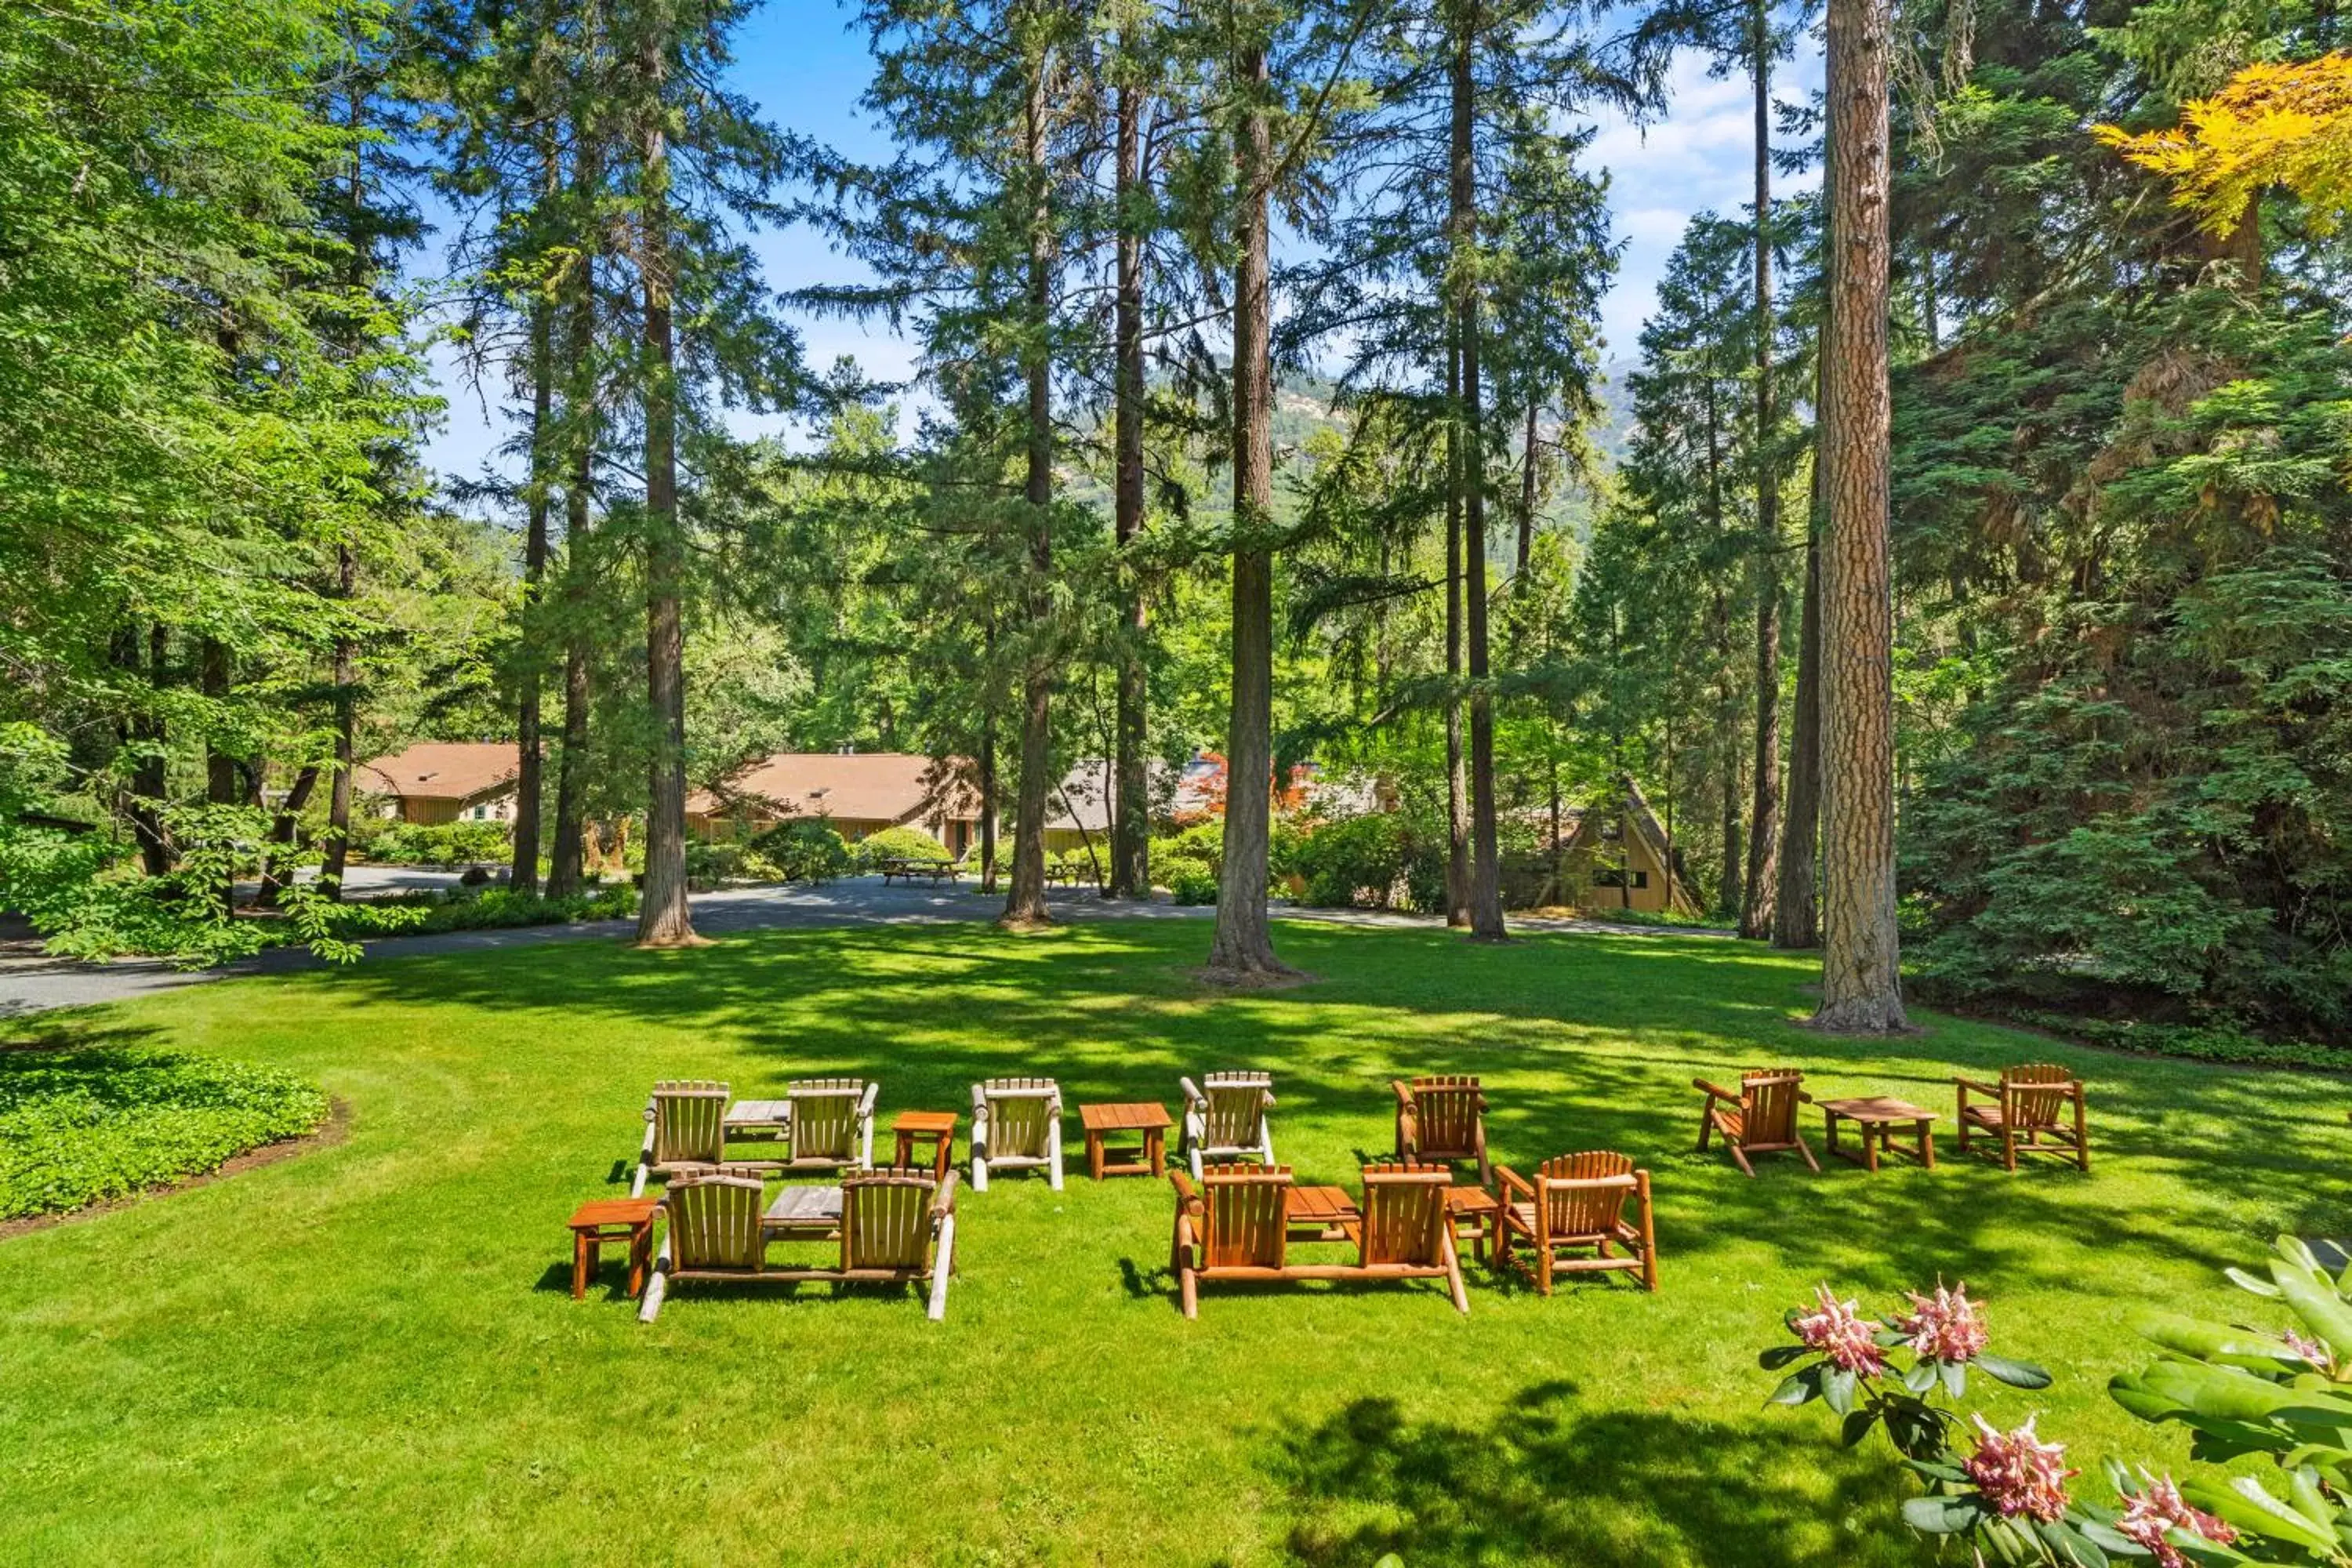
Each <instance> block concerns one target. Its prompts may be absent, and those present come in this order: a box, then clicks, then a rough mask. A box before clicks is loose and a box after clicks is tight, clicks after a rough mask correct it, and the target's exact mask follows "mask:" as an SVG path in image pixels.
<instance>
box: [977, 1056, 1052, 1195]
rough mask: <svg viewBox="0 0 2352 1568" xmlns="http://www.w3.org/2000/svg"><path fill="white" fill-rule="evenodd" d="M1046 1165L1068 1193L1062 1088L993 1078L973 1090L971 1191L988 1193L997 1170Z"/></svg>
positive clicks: (1049, 1183)
mask: <svg viewBox="0 0 2352 1568" xmlns="http://www.w3.org/2000/svg"><path fill="white" fill-rule="evenodd" d="M1041 1166H1042V1167H1044V1169H1045V1184H1046V1185H1047V1186H1050V1187H1051V1188H1053V1189H1054V1191H1055V1192H1057V1193H1058V1192H1060V1191H1061V1190H1062V1090H1061V1086H1060V1085H1058V1084H1056V1083H1055V1081H1054V1080H1053V1079H1050V1078H992V1079H988V1080H987V1081H985V1082H983V1083H976V1084H973V1085H972V1086H971V1190H972V1191H974V1192H976V1193H984V1192H986V1191H988V1173H989V1172H991V1171H992V1170H1003V1171H1034V1170H1036V1169H1038V1168H1039V1167H1041Z"/></svg>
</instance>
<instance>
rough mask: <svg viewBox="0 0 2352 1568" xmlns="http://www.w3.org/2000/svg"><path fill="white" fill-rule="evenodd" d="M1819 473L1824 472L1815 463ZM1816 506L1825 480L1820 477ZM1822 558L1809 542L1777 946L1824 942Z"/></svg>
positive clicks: (1775, 916) (1783, 822)
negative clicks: (1820, 890) (1820, 862)
mask: <svg viewBox="0 0 2352 1568" xmlns="http://www.w3.org/2000/svg"><path fill="white" fill-rule="evenodd" d="M1813 471H1814V473H1815V475H1816V476H1818V475H1819V474H1820V472H1821V468H1820V465H1819V464H1818V463H1816V464H1815V465H1814V470H1813ZM1813 488H1814V493H1815V496H1816V503H1815V508H1814V510H1815V511H1816V512H1818V511H1819V510H1820V508H1819V501H1818V497H1819V494H1820V489H1821V485H1820V480H1819V479H1818V477H1817V478H1816V479H1815V481H1814V487H1813ZM1821 809H1822V560H1821V552H1820V550H1819V549H1818V548H1816V546H1815V543H1814V541H1813V539H1812V538H1811V536H1810V534H1809V536H1808V537H1807V539H1806V541H1805V590H1804V597H1803V601H1802V606H1801V609H1800V611H1799V613H1798V617H1797V694H1796V718H1795V728H1794V729H1793V731H1791V732H1790V737H1789V802H1788V809H1787V810H1786V811H1784V812H1783V813H1782V814H1781V817H1780V887H1779V888H1778V889H1776V890H1775V892H1774V896H1773V900H1772V945H1773V946H1774V947H1785V948H1790V949H1801V948H1811V947H1818V946H1820V945H1821V940H1822V933H1821V915H1820V908H1819V903H1818V900H1817V897H1816V893H1815V889H1816V887H1817V885H1818V884H1817V881H1816V872H1815V864H1814V863H1815V860H1816V859H1817V858H1818V857H1819V855H1820V852H1821Z"/></svg>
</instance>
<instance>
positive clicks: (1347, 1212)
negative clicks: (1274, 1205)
mask: <svg viewBox="0 0 2352 1568" xmlns="http://www.w3.org/2000/svg"><path fill="white" fill-rule="evenodd" d="M1363 1218H1364V1211H1363V1210H1362V1209H1361V1208H1360V1207H1358V1206H1357V1204H1356V1200H1355V1199H1354V1198H1353V1197H1351V1196H1350V1195H1349V1192H1348V1189H1347V1188H1345V1187H1297V1186H1294V1187H1288V1188H1286V1189H1284V1191H1283V1194H1282V1220H1283V1224H1284V1225H1285V1226H1286V1227H1287V1228H1288V1229H1289V1232H1290V1239H1291V1240H1293V1241H1345V1240H1347V1239H1348V1227H1349V1226H1351V1225H1360V1224H1361V1223H1362V1222H1363Z"/></svg>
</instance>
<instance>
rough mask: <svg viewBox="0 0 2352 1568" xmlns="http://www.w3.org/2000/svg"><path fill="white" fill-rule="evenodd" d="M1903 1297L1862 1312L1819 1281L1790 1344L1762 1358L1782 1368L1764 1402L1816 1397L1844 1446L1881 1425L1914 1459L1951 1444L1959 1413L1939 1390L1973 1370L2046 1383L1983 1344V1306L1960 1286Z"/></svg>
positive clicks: (1952, 1391) (1794, 1321)
mask: <svg viewBox="0 0 2352 1568" xmlns="http://www.w3.org/2000/svg"><path fill="white" fill-rule="evenodd" d="M1906 1294H1907V1296H1908V1299H1909V1300H1908V1306H1907V1307H1906V1308H1905V1309H1901V1310H1895V1311H1894V1312H1891V1313H1889V1314H1887V1315H1886V1316H1885V1317H1884V1318H1869V1317H1864V1315H1863V1313H1862V1310H1861V1307H1860V1304H1859V1303H1858V1302H1856V1301H1853V1300H1844V1301H1841V1300H1838V1298H1837V1293H1836V1292H1835V1291H1833V1290H1832V1289H1830V1288H1829V1287H1828V1286H1826V1285H1822V1286H1818V1287H1816V1288H1815V1289H1814V1292H1813V1303H1812V1305H1811V1307H1798V1308H1794V1309H1792V1310H1790V1312H1789V1314H1788V1320H1787V1321H1788V1325H1789V1331H1790V1333H1791V1334H1793V1335H1795V1336H1796V1340H1797V1342H1796V1343H1795V1344H1792V1345H1776V1346H1774V1347H1773V1348H1772V1349H1770V1350H1768V1351H1766V1352H1764V1353H1763V1355H1762V1356H1760V1357H1759V1361H1760V1363H1762V1365H1763V1366H1764V1368H1765V1370H1766V1371H1768V1372H1784V1373H1785V1374H1786V1375H1784V1376H1783V1377H1782V1378H1781V1380H1780V1387H1778V1388H1776V1389H1774V1390H1773V1391H1772V1399H1771V1402H1772V1403H1773V1404H1775V1405H1804V1404H1807V1403H1810V1402H1811V1401H1812V1400H1815V1399H1818V1400H1821V1401H1822V1403H1823V1404H1825V1405H1828V1406H1829V1407H1830V1409H1831V1410H1832V1411H1833V1412H1835V1413H1836V1414H1837V1415H1838V1416H1839V1417H1840V1418H1841V1419H1842V1420H1843V1423H1844V1426H1843V1432H1842V1436H1843V1439H1844V1441H1845V1443H1846V1445H1847V1447H1852V1446H1853V1445H1854V1444H1856V1443H1859V1442H1861V1441H1862V1440H1863V1439H1864V1437H1866V1436H1869V1435H1870V1431H1871V1428H1873V1427H1874V1426H1885V1429H1886V1436H1887V1440H1888V1441H1889V1442H1891V1443H1893V1444H1894V1445H1895V1452H1897V1453H1899V1454H1901V1455H1903V1456H1904V1457H1905V1458H1922V1457H1926V1456H1929V1455H1936V1454H1940V1453H1942V1452H1944V1451H1945V1450H1946V1449H1947V1448H1948V1447H1949V1446H1950V1436H1951V1428H1952V1426H1953V1424H1954V1423H1955V1421H1956V1420H1957V1419H1958V1416H1957V1415H1956V1414H1955V1412H1954V1411H1953V1410H1952V1409H1951V1408H1950V1406H1949V1405H1948V1404H1945V1403H1942V1402H1939V1400H1938V1397H1937V1396H1938V1395H1939V1394H1940V1395H1942V1396H1943V1398H1944V1399H1947V1400H1951V1399H1958V1398H1960V1397H1961V1396H1962V1395H1963V1394H1966V1393H1967V1391H1968V1378H1969V1368H1970V1367H1974V1368H1976V1369H1977V1370H1978V1371H1979V1372H1981V1373H1984V1374H1985V1375H1986V1376H1988V1377H1990V1378H1993V1379H1995V1380H1997V1381H1999V1382H2001V1383H2006V1384H2010V1385H2011V1386H2012V1387H2015V1388H2047V1387H2048V1386H2050V1374H2049V1373H2046V1372H2044V1371H2042V1369H2041V1368H2040V1367H2038V1366H2034V1365H2032V1364H2031V1363H2026V1362H2021V1361H2011V1360H2008V1359H2006V1358H2004V1357H2001V1356H1997V1355H1994V1354H1992V1353H1990V1352H1989V1351H1988V1350H1987V1349H1986V1348H1985V1346H1986V1343H1987V1338H1988V1336H1987V1334H1986V1330H1985V1321H1984V1311H1983V1307H1982V1304H1981V1303H1980V1302H1979V1301H1977V1300H1973V1299H1972V1298H1970V1296H1969V1288H1968V1286H1967V1284H1966V1283H1961V1284H1957V1285H1951V1286H1947V1285H1945V1284H1944V1283H1943V1281H1941V1280H1937V1283H1936V1289H1935V1293H1934V1294H1932V1295H1928V1294H1924V1293H1922V1292H1919V1291H1916V1290H1914V1291H1909V1292H1906ZM1905 1360H1907V1363H1908V1364H1907V1365H1906V1364H1903V1362H1904V1361H1905Z"/></svg>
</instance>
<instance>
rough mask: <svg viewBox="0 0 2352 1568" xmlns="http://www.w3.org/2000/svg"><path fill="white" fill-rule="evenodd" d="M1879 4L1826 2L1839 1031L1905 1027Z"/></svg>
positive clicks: (1834, 948) (1829, 995)
mask: <svg viewBox="0 0 2352 1568" xmlns="http://www.w3.org/2000/svg"><path fill="white" fill-rule="evenodd" d="M1891 29H1892V19H1891V17H1890V16H1889V13H1888V10H1887V5H1886V0H1832V3H1831V5H1830V9H1829V74H1828V81H1829V91H1828V98H1829V109H1830V142H1831V147H1832V152H1831V155H1830V164H1829V185H1828V201H1829V206H1830V213H1831V229H1832V234H1833V235H1834V237H1835V238H1834V240H1833V242H1832V246H1831V247H1830V253H1829V269H1828V270H1829V279H1828V281H1829V311H1830V316H1831V319H1832V321H1833V322H1834V323H1835V325H1834V327H1833V328H1832V336H1833V342H1834V346H1835V354H1834V356H1833V357H1832V359H1831V360H1830V361H1829V364H1828V370H1827V373H1826V378H1825V381H1824V383H1823V388H1822V390H1823V395H1824V396H1823V403H1822V465H1823V484H1824V498H1825V500H1827V503H1828V509H1829V529H1828V533H1827V536H1826V538H1825V539H1824V541H1823V547H1822V616H1821V619H1822V639H1821V656H1822V671H1821V692H1822V936H1823V943H1822V1003H1821V1007H1820V1009H1819V1010H1818V1011H1817V1012H1815V1014H1814V1015H1813V1021H1814V1023H1815V1024H1816V1025H1818V1026H1820V1027H1822V1028H1824V1029H1832V1030H1837V1031H1840V1032H1846V1033H1885V1032H1889V1031H1893V1030H1897V1029H1902V1028H1905V1027H1906V1026H1907V1020H1906V1017H1905V1016H1904V1011H1903V992H1902V973H1901V963H1902V953H1901V946H1900V942H1899V938H1898V935H1897V932H1896V929H1895V688H1894V642H1895V616H1894V603H1893V583H1892V577H1891V571H1892V566H1891V560H1890V556H1891V550H1890V547H1889V542H1888V537H1887V509H1888V504H1889V500H1888V473H1887V465H1888V439H1889V432H1888V406H1887V366H1886V354H1887V245H1888V239H1887V198H1888V178H1889V170H1888V147H1887V142H1888V133H1887V52H1888V43H1889V34H1890V32H1891Z"/></svg>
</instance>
